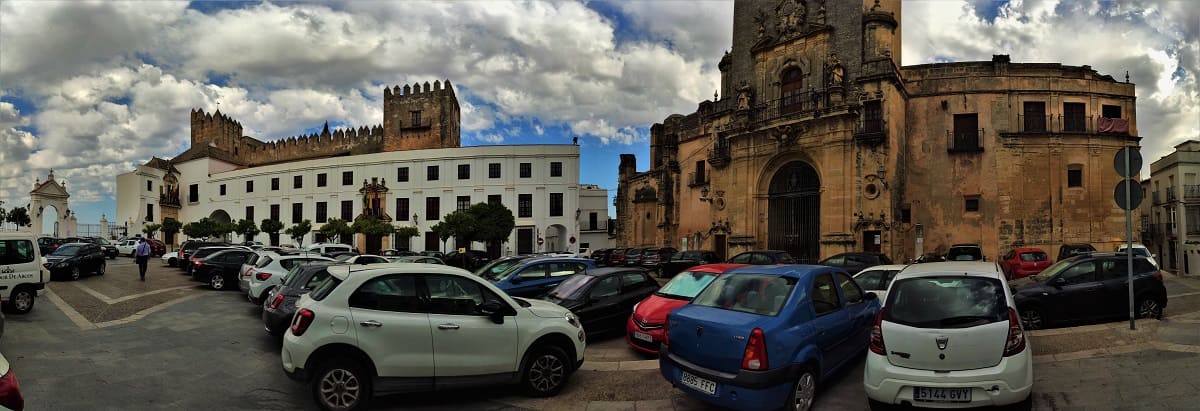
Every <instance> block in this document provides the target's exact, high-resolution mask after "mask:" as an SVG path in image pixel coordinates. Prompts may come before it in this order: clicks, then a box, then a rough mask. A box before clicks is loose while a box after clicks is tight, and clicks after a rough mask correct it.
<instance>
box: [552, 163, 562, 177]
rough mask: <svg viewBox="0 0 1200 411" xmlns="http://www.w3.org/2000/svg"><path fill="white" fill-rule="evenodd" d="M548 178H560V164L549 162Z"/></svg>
mask: <svg viewBox="0 0 1200 411" xmlns="http://www.w3.org/2000/svg"><path fill="white" fill-rule="evenodd" d="M550 177H562V162H560V161H553V162H550Z"/></svg>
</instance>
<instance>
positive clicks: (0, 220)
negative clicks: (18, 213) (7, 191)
mask: <svg viewBox="0 0 1200 411" xmlns="http://www.w3.org/2000/svg"><path fill="white" fill-rule="evenodd" d="M0 204H3V202H0ZM5 221H8V211H5V210H4V207H0V226H3V225H4V222H5ZM0 228H3V227H0Z"/></svg>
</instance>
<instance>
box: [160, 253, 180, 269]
mask: <svg viewBox="0 0 1200 411" xmlns="http://www.w3.org/2000/svg"><path fill="white" fill-rule="evenodd" d="M178 256H179V253H166V254H163V255H162V257H159V260H160V261H162V263H163V265H165V266H167V267H174V266H175V263H176V260H178V259H179V257H178Z"/></svg>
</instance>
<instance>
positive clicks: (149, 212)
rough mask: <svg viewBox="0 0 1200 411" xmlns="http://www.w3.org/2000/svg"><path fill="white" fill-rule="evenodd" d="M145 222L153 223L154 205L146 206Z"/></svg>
mask: <svg viewBox="0 0 1200 411" xmlns="http://www.w3.org/2000/svg"><path fill="white" fill-rule="evenodd" d="M146 221H154V204H146Z"/></svg>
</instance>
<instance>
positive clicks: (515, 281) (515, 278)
mask: <svg viewBox="0 0 1200 411" xmlns="http://www.w3.org/2000/svg"><path fill="white" fill-rule="evenodd" d="M508 282H510V283H513V284H520V283H523V282H525V278H524V277H521V276H519V275H516V276H513V278H512V279H510V280H508Z"/></svg>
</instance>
